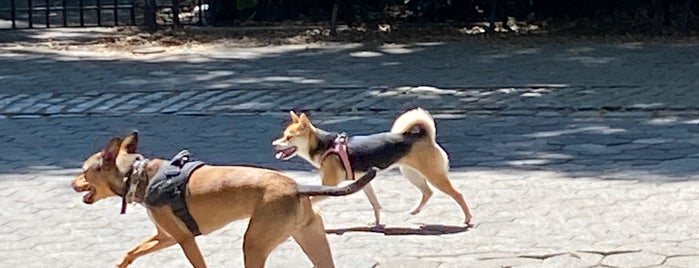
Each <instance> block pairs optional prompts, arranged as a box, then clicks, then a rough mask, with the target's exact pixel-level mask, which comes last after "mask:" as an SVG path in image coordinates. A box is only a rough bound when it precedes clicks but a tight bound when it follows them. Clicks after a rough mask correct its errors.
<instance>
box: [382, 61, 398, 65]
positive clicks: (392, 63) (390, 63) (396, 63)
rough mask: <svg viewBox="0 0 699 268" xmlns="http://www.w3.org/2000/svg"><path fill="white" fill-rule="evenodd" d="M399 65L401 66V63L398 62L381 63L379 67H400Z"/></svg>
mask: <svg viewBox="0 0 699 268" xmlns="http://www.w3.org/2000/svg"><path fill="white" fill-rule="evenodd" d="M400 64H401V62H399V61H387V62H382V63H381V65H383V66H396V65H400Z"/></svg>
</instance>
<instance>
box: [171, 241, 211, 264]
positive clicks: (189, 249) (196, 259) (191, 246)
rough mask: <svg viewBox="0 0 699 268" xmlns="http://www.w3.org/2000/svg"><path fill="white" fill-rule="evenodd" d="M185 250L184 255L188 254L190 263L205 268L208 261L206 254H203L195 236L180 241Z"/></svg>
mask: <svg viewBox="0 0 699 268" xmlns="http://www.w3.org/2000/svg"><path fill="white" fill-rule="evenodd" d="M178 243H179V244H180V246H181V247H182V250H183V251H184V255H185V256H187V259H188V260H189V263H191V264H192V267H194V268H205V267H206V262H205V261H204V256H202V255H201V251H200V250H199V246H198V245H197V241H196V240H194V237H191V238H188V239H186V240H183V241H179V242H178Z"/></svg>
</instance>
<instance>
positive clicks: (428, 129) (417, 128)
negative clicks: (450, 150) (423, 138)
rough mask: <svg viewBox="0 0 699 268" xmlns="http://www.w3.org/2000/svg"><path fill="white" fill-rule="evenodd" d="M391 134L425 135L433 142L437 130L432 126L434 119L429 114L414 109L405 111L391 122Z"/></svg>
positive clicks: (419, 109)
mask: <svg viewBox="0 0 699 268" xmlns="http://www.w3.org/2000/svg"><path fill="white" fill-rule="evenodd" d="M391 132H392V133H396V134H417V135H423V134H425V133H427V136H428V137H429V138H430V140H432V141H434V140H435V139H436V136H437V128H436V127H435V124H434V118H432V115H430V113H429V112H427V111H425V110H423V109H422V108H415V109H412V110H410V111H407V112H405V113H403V114H401V115H400V116H398V118H396V121H395V122H393V127H391Z"/></svg>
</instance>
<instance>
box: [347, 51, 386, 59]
mask: <svg viewBox="0 0 699 268" xmlns="http://www.w3.org/2000/svg"><path fill="white" fill-rule="evenodd" d="M350 56H352V57H355V58H374V57H380V56H383V53H380V52H375V51H356V52H351V53H350Z"/></svg>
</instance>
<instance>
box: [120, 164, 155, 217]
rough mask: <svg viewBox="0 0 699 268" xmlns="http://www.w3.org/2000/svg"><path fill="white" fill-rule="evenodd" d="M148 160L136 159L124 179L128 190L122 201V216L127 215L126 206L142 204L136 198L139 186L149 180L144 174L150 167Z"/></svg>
mask: <svg viewBox="0 0 699 268" xmlns="http://www.w3.org/2000/svg"><path fill="white" fill-rule="evenodd" d="M148 162H149V160H148V159H140V158H139V159H136V161H134V162H133V165H131V170H130V171H129V172H128V173H126V176H125V177H124V183H125V184H126V187H128V188H127V190H126V193H125V194H124V196H123V197H122V199H121V214H126V205H127V204H131V203H138V202H141V201H142V200H140V199H139V198H137V197H136V191H138V186H139V185H140V184H141V182H143V181H144V180H145V179H147V175H146V174H145V173H144V172H143V171H144V170H145V168H146V166H147V165H148Z"/></svg>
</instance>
